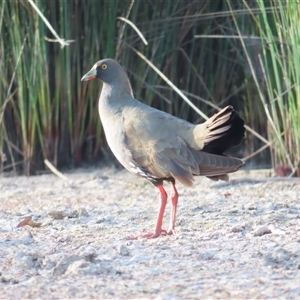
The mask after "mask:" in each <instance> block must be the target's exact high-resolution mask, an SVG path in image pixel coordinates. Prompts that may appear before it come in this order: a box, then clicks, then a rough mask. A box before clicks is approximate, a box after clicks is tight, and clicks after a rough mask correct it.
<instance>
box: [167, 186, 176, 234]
mask: <svg viewBox="0 0 300 300" xmlns="http://www.w3.org/2000/svg"><path fill="white" fill-rule="evenodd" d="M171 201H172V206H171V215H170V225H169V229H168V231H167V234H174V233H175V220H176V211H177V203H178V192H177V189H176V186H175V183H172V193H171Z"/></svg>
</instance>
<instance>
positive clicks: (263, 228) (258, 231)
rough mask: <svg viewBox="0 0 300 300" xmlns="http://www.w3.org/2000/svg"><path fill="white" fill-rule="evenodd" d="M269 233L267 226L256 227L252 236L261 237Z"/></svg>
mask: <svg viewBox="0 0 300 300" xmlns="http://www.w3.org/2000/svg"><path fill="white" fill-rule="evenodd" d="M269 233H271V230H270V228H269V226H266V225H263V226H259V227H256V228H255V229H254V231H253V235H254V236H262V235H265V234H269Z"/></svg>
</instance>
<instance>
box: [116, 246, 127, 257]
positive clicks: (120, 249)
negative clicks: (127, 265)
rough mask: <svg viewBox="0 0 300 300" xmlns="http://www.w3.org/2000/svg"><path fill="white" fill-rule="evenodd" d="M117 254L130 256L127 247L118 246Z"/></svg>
mask: <svg viewBox="0 0 300 300" xmlns="http://www.w3.org/2000/svg"><path fill="white" fill-rule="evenodd" d="M117 252H118V253H119V254H120V255H122V256H128V255H129V250H128V248H127V247H126V246H124V245H118V246H117Z"/></svg>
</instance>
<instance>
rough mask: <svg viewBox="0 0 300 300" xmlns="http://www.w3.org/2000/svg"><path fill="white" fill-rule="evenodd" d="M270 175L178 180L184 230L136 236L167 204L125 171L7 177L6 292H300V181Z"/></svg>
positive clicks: (152, 295)
mask: <svg viewBox="0 0 300 300" xmlns="http://www.w3.org/2000/svg"><path fill="white" fill-rule="evenodd" d="M270 175H271V171H264V172H263V171H260V172H258V171H251V172H246V171H240V172H238V173H236V174H233V175H232V176H231V181H230V182H229V183H224V182H212V181H210V180H208V179H206V178H197V180H196V183H195V186H194V187H193V188H185V187H183V186H180V185H178V190H179V193H180V195H181V196H180V199H179V207H178V218H177V233H176V235H174V236H162V237H159V238H157V239H152V240H148V239H144V238H139V239H137V240H132V241H130V240H127V239H126V238H127V237H130V236H139V235H140V234H141V233H143V232H149V231H151V230H152V229H153V226H154V220H155V217H156V209H157V203H158V200H157V191H156V189H155V188H154V187H153V186H151V185H150V184H149V183H147V182H146V181H143V180H142V179H138V178H136V177H134V176H133V175H130V174H129V173H127V172H126V171H125V170H122V171H120V170H115V169H113V168H111V167H103V168H99V169H84V170H83V169H81V170H77V171H75V172H70V173H67V174H66V176H67V177H68V178H69V181H68V182H66V181H63V180H61V179H60V178H58V177H56V176H55V175H52V174H48V175H41V176H35V177H30V178H27V177H9V178H8V177H0V226H1V231H0V243H1V245H0V268H1V271H0V272H1V274H0V279H1V280H0V285H1V286H0V289H1V295H0V298H1V299H24V298H39V299H71V298H73V299H74V298H77V299H78V298H90V299H93V298H97V299H132V298H136V299H137V298H138V299H141V298H143V299H208V298H210V299H211V298H213V299H242V298H244V299H245V298H253V299H257V298H260V299H275V298H276V299H279V298H281V299H299V297H300V202H299V199H300V181H299V180H297V179H294V180H285V179H276V178H270V177H269V176H270ZM27 216H32V220H33V225H36V226H39V224H38V223H41V224H40V227H31V226H28V225H27V226H24V227H20V228H17V225H18V224H19V223H20V222H21V221H22V220H24V218H25V217H27ZM168 218H169V206H168V207H167V214H166V216H165V225H166V226H167V225H168Z"/></svg>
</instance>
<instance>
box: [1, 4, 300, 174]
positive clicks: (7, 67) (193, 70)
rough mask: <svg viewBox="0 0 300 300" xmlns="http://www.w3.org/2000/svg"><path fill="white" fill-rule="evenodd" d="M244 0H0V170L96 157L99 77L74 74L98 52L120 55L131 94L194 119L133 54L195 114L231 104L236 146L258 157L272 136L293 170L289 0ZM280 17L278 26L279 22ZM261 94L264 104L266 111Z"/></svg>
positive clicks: (281, 159) (100, 143)
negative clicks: (238, 131)
mask: <svg viewBox="0 0 300 300" xmlns="http://www.w3.org/2000/svg"><path fill="white" fill-rule="evenodd" d="M32 3H33V4H32ZM251 3H252V7H249V5H248V2H246V1H245V2H243V1H241V2H237V1H231V0H228V1H193V0H190V1H164V2H151V1H134V0H132V1H35V2H33V1H32V0H31V1H25V0H20V1H8V0H4V1H3V3H2V5H1V6H0V67H1V70H2V74H3V76H1V80H0V172H3V171H14V172H19V171H22V172H23V173H24V174H27V175H29V174H33V173H35V172H37V171H40V170H43V169H44V168H45V165H44V160H45V159H47V160H48V161H50V162H51V163H52V164H53V165H54V166H57V167H59V168H61V167H73V166H78V165H80V164H82V163H85V162H88V163H95V162H96V161H100V160H101V157H102V156H103V151H105V150H104V149H105V148H106V143H105V138H104V134H103V130H102V127H101V122H100V120H99V117H98V110H97V98H98V95H99V83H98V82H91V83H89V84H88V85H87V84H86V83H83V84H82V83H81V82H80V78H81V76H82V75H83V74H84V73H85V72H86V71H87V70H89V69H90V68H91V66H92V65H93V64H94V63H95V62H96V61H97V60H99V59H100V58H104V57H111V58H116V59H117V60H118V61H120V62H121V63H122V65H123V66H124V67H125V68H126V71H127V72H128V75H129V77H130V80H131V82H132V85H133V87H134V92H135V96H136V98H138V99H140V100H142V101H144V102H145V103H147V104H149V105H152V106H154V107H158V108H160V109H162V110H165V111H167V112H169V113H172V114H174V115H176V116H178V117H181V118H184V119H187V120H189V121H191V122H201V121H203V120H204V118H203V116H202V117H201V116H199V114H198V113H197V112H195V111H194V109H193V108H192V107H191V106H190V105H189V104H188V103H186V102H185V101H183V99H182V96H180V95H179V94H178V93H177V92H176V91H175V90H174V88H172V87H170V86H168V85H167V84H166V83H165V80H164V79H163V78H162V77H161V76H160V75H159V74H158V73H157V72H155V71H154V70H153V69H152V68H151V66H150V65H149V64H148V63H147V61H146V60H145V59H142V58H141V55H143V56H144V57H145V58H146V59H147V60H149V61H150V62H151V63H152V64H153V65H154V66H155V67H157V68H158V69H159V70H161V72H162V73H163V74H164V75H165V76H166V77H167V78H168V79H169V80H170V81H171V82H172V83H173V84H174V85H175V86H176V87H177V88H178V89H179V90H180V91H181V92H182V93H183V94H184V95H186V96H187V97H188V98H189V99H190V100H191V101H192V103H193V104H194V105H195V106H197V108H198V109H199V110H201V111H202V112H203V113H204V114H206V115H211V114H212V113H214V112H216V108H220V107H224V106H225V105H227V104H233V105H234V106H235V107H236V109H237V110H238V111H239V112H240V113H241V115H242V116H243V117H244V118H245V120H246V122H247V124H248V126H249V127H248V129H249V134H248V135H247V139H246V140H245V142H244V144H243V146H242V147H240V148H238V151H239V154H240V156H244V157H246V158H247V157H248V158H250V157H253V156H254V154H255V156H254V158H255V159H256V160H255V162H256V163H257V162H259V163H260V164H262V165H263V166H266V165H268V153H269V150H268V149H269V147H270V146H271V150H272V151H271V152H272V157H273V164H274V165H283V166H288V167H291V168H292V170H295V166H296V164H297V157H299V153H298V152H299V137H298V138H295V137H294V135H295V134H296V129H297V128H298V127H297V126H298V125H299V124H298V123H297V122H299V120H294V118H296V116H297V112H298V111H299V106H298V104H297V101H298V100H297V93H298V90H297V89H298V88H299V87H298V86H297V87H296V84H297V82H296V81H297V78H299V77H297V74H298V73H297V72H296V70H294V69H293V68H294V67H295V68H296V67H297V66H298V64H297V65H296V64H294V63H292V64H291V62H293V61H294V59H296V58H297V54H296V51H295V50H296V48H295V49H294V47H296V45H295V43H296V42H297V36H296V35H293V32H292V30H290V34H289V35H288V36H286V34H285V32H283V31H284V30H287V28H291V26H290V24H292V23H293V22H296V17H297V10H296V8H295V7H294V6H295V5H298V4H280V5H279V6H278V5H277V4H276V3H277V2H272V1H270V2H268V3H265V2H264V3H262V2H251ZM287 3H288V2H287ZM34 4H35V5H36V6H37V7H38V9H39V10H40V14H39V13H38V12H37V10H36V9H34V7H33V5H34ZM286 5H288V13H286V15H284V13H285V12H284V10H285V7H286ZM293 5H294V6H293ZM41 16H44V18H46V20H47V21H48V22H49V24H50V25H51V27H52V29H53V30H54V31H55V32H56V33H57V35H58V36H59V37H61V38H62V39H65V40H67V41H69V42H68V45H65V44H63V42H62V40H59V41H58V40H57V37H56V36H55V34H54V33H53V30H51V28H49V26H48V25H47V23H46V22H45V20H44V19H43V18H42V17H41ZM278 21H280V22H281V23H279V24H280V25H281V26H287V27H283V28H282V29H281V27H280V26H279V25H278V24H277V23H278ZM133 25H134V26H133ZM276 26H277V27H276ZM289 26H290V27H289ZM134 27H136V28H134ZM268 28H270V29H268ZM271 29H272V30H271ZM295 31H296V30H295ZM295 34H296V33H295ZM141 35H142V36H143V38H144V39H145V41H146V43H147V45H146V44H145V41H143V40H142V38H141ZM245 36H247V38H245ZM249 36H251V37H254V38H249ZM272 39H273V40H272ZM280 39H281V40H280ZM262 45H268V47H263V46H262ZM282 45H285V46H282ZM287 45H288V46H287ZM138 53H140V54H141V55H138ZM272 55H273V56H274V57H273V59H272V58H271V57H272ZM276 55H277V56H276ZM282 57H284V58H285V59H287V61H285V60H281V61H280V58H282ZM288 62H290V63H288ZM253 69H254V72H253ZM275 71H276V72H275ZM275 75H276V76H275ZM278 78H281V80H278ZM282 78H284V79H286V80H282ZM257 82H259V85H257ZM290 91H291V93H290ZM290 94H292V95H290ZM260 95H263V99H265V100H264V101H269V102H268V105H271V106H272V105H273V106H272V107H271V106H270V108H269V109H270V118H269V119H268V118H267V117H266V111H265V110H264V107H266V105H265V104H266V103H265V102H264V101H261V99H262V97H260ZM280 97H281V98H282V99H281V98H280ZM279 98H280V99H279ZM286 101H288V103H289V104H288V105H286ZM280 105H281V108H282V107H284V109H283V110H281V109H280ZM298 119H299V118H298ZM270 120H272V121H273V123H274V126H275V127H274V126H273V127H272V126H270ZM288 120H291V121H288ZM267 128H269V130H268V131H267V130H266V129H267ZM296 148H297V150H296ZM262 149H266V150H264V151H262ZM290 151H293V154H291V153H289V152H290ZM297 151H298V152H297ZM282 153H283V154H282ZM287 155H288V156H287ZM287 157H289V159H287ZM290 161H291V162H292V163H290Z"/></svg>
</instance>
